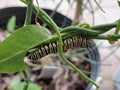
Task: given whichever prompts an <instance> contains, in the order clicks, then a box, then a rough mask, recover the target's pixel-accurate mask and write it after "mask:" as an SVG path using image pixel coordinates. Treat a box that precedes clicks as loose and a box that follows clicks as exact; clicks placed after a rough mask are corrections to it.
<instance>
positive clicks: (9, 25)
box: [7, 16, 16, 32]
mask: <svg viewBox="0 0 120 90" xmlns="http://www.w3.org/2000/svg"><path fill="white" fill-rule="evenodd" d="M15 23H16V17H15V16H12V17H11V18H10V19H9V20H8V23H7V30H8V31H9V32H12V31H13V30H14V28H15Z"/></svg>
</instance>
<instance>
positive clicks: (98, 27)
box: [90, 22, 117, 32]
mask: <svg viewBox="0 0 120 90" xmlns="http://www.w3.org/2000/svg"><path fill="white" fill-rule="evenodd" d="M116 26H117V22H114V23H108V24H102V25H95V26H92V27H91V28H90V29H92V30H101V31H103V32H106V31H109V30H110V29H112V28H115V27H116Z"/></svg>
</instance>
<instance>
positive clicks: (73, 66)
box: [39, 9, 98, 88]
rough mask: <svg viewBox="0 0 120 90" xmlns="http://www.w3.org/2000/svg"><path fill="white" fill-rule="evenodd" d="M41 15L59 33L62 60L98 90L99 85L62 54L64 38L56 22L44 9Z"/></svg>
mask: <svg viewBox="0 0 120 90" xmlns="http://www.w3.org/2000/svg"><path fill="white" fill-rule="evenodd" d="M39 11H40V13H41V14H42V15H43V16H44V17H46V19H48V20H49V21H50V22H51V24H52V27H53V29H54V30H55V32H56V33H57V35H58V42H59V44H58V51H59V54H60V57H61V59H62V60H64V61H65V62H66V63H67V64H69V65H70V66H71V67H72V68H73V69H74V70H75V71H76V72H78V73H79V74H80V75H81V76H83V77H84V78H85V79H86V80H88V81H89V82H91V83H92V84H94V85H95V86H96V87H97V88H98V85H97V84H96V83H95V82H94V81H93V80H91V79H90V78H89V77H87V76H86V75H85V74H84V73H83V72H81V71H80V70H79V69H78V68H77V67H76V66H75V65H74V64H72V63H71V62H70V61H69V60H67V59H66V58H65V57H64V55H63V53H62V38H61V34H60V31H59V30H58V27H57V25H56V24H55V23H54V21H53V20H52V19H51V18H50V17H49V16H48V15H47V14H46V13H45V12H44V11H43V10H42V9H39Z"/></svg>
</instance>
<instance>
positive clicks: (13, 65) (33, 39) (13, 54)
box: [0, 25, 51, 73]
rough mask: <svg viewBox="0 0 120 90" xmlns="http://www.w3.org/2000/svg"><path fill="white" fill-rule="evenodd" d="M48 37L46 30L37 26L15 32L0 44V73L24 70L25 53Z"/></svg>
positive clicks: (26, 27)
mask: <svg viewBox="0 0 120 90" xmlns="http://www.w3.org/2000/svg"><path fill="white" fill-rule="evenodd" d="M50 36H51V33H50V32H49V30H48V29H46V28H45V27H40V26H38V25H27V26H25V27H22V28H20V29H18V30H16V31H15V32H14V33H13V34H12V35H10V36H9V37H8V38H6V39H5V40H4V41H2V42H1V43H0V73H8V72H16V71H20V70H23V69H25V68H26V65H25V64H24V61H23V60H24V57H25V55H26V53H27V51H28V50H29V49H30V48H32V47H34V46H36V45H39V44H41V43H42V42H43V41H44V40H46V39H47V38H49V37H50Z"/></svg>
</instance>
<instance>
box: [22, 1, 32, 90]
mask: <svg viewBox="0 0 120 90" xmlns="http://www.w3.org/2000/svg"><path fill="white" fill-rule="evenodd" d="M26 1H27V2H26V3H27V5H28V7H27V12H26V18H25V23H24V26H25V25H29V24H30V23H31V16H32V8H33V0H26ZM21 13H22V12H21ZM23 75H24V78H25V84H24V89H23V90H28V86H29V78H28V75H27V72H26V71H25V70H23Z"/></svg>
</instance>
